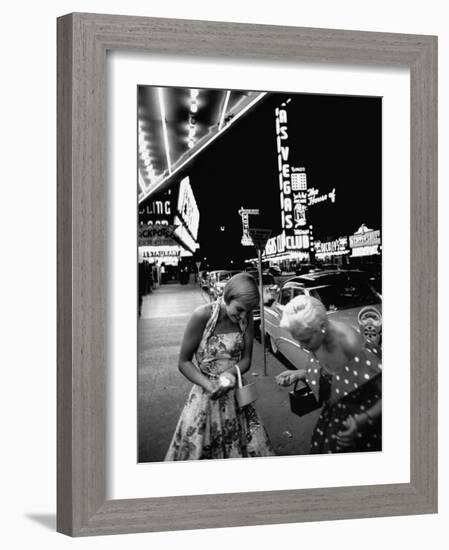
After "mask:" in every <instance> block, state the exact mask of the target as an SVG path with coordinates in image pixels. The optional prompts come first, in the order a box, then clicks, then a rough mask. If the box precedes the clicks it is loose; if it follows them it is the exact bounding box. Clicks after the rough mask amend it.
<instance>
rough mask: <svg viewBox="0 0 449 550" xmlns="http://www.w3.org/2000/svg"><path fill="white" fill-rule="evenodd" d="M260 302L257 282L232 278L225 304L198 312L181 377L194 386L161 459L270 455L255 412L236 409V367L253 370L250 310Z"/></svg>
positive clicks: (183, 355)
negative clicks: (164, 455) (165, 453)
mask: <svg viewBox="0 0 449 550" xmlns="http://www.w3.org/2000/svg"><path fill="white" fill-rule="evenodd" d="M258 303H259V292H258V289H257V284H256V281H255V279H254V278H253V277H252V276H251V275H250V274H249V273H244V272H242V273H238V274H237V275H234V277H232V278H231V279H230V280H229V281H228V283H227V284H226V286H225V289H224V292H223V299H222V300H221V299H220V300H218V301H216V302H213V303H212V304H205V305H203V306H200V307H199V308H197V309H196V310H195V311H194V312H193V314H192V316H191V318H190V320H189V322H188V324H187V327H186V330H185V333H184V338H183V341H182V345H181V351H180V354H179V364H178V367H179V370H180V372H181V373H182V374H183V375H184V376H185V377H186V378H188V380H190V381H191V382H193V384H194V386H193V388H192V390H191V392H190V394H189V396H188V398H187V402H186V404H185V406H184V409H183V411H182V413H181V416H180V418H179V421H178V424H177V426H176V429H175V433H174V435H173V438H172V441H171V443H170V446H169V449H168V452H167V455H166V457H165V460H198V459H213V458H238V457H250V456H252V457H254V456H269V455H272V454H273V452H272V450H271V445H270V442H269V440H268V436H267V433H266V431H265V428H264V426H263V425H262V423H261V421H260V419H259V417H258V415H257V413H256V411H255V409H254V407H253V406H252V405H247V406H246V407H244V408H243V409H239V408H238V406H237V403H236V399H235V395H234V393H235V392H234V387H235V384H236V376H235V373H236V368H235V367H236V365H238V367H239V369H240V372H241V373H242V374H243V373H245V372H247V371H248V369H249V368H250V366H251V357H252V349H253V340H254V324H253V317H252V310H253V309H254V307H256V306H257V304H258Z"/></svg>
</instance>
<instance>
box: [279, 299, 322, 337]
mask: <svg viewBox="0 0 449 550" xmlns="http://www.w3.org/2000/svg"><path fill="white" fill-rule="evenodd" d="M323 323H327V315H326V308H325V307H324V305H323V303H322V302H320V300H318V299H317V298H313V297H312V296H296V297H295V298H293V300H291V301H290V302H289V303H288V304H287V305H286V306H285V308H284V312H283V314H282V319H281V322H280V324H279V326H281V327H282V328H285V329H287V330H288V331H290V332H291V333H295V332H299V331H300V330H303V329H305V328H313V329H319V328H320V326H321V325H322V324H323Z"/></svg>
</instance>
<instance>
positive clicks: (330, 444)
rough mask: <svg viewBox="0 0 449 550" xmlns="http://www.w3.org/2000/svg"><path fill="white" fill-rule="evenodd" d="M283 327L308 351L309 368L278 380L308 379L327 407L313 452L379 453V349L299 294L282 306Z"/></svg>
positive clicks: (323, 412) (291, 372)
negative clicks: (368, 345) (366, 342)
mask: <svg viewBox="0 0 449 550" xmlns="http://www.w3.org/2000/svg"><path fill="white" fill-rule="evenodd" d="M281 326H283V327H284V328H286V329H287V330H289V331H290V333H291V334H292V336H293V337H294V338H295V339H296V341H297V342H298V343H299V344H300V345H301V347H302V348H303V349H304V350H306V351H307V352H308V354H309V360H308V363H307V365H306V368H304V369H299V370H297V371H285V372H283V373H281V374H280V375H279V376H277V378H276V380H277V383H278V384H280V385H281V386H288V385H290V384H293V383H294V382H296V381H297V380H305V381H306V382H307V383H308V385H309V386H310V388H311V389H312V391H313V392H314V394H315V397H316V398H317V399H320V398H321V399H324V403H325V404H324V407H323V410H322V411H321V415H320V417H319V419H318V422H317V425H316V427H315V430H314V433H313V436H312V443H311V453H341V452H354V451H379V450H381V448H382V440H381V412H382V400H381V391H382V387H381V386H382V378H381V376H382V375H381V357H380V348H378V347H376V346H372V345H371V346H370V347H367V346H366V345H365V341H364V339H363V338H362V336H361V335H360V334H359V333H358V332H357V331H356V330H355V329H353V328H352V327H350V326H349V325H347V324H345V323H342V322H339V321H335V320H333V319H329V318H328V317H327V314H326V309H325V307H324V305H323V304H322V303H321V302H320V301H319V300H317V299H316V298H312V297H311V296H297V297H296V298H294V299H293V300H292V301H291V302H290V303H289V304H287V306H286V307H285V309H284V313H283V317H282V320H281Z"/></svg>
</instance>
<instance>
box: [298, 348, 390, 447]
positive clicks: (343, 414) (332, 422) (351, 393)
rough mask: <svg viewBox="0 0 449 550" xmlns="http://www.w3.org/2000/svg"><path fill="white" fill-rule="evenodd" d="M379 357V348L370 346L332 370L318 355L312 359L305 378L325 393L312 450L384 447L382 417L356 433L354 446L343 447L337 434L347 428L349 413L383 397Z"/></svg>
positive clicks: (365, 408)
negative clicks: (320, 361) (327, 369)
mask: <svg viewBox="0 0 449 550" xmlns="http://www.w3.org/2000/svg"><path fill="white" fill-rule="evenodd" d="M380 357H381V350H380V348H377V347H375V346H372V347H370V348H368V347H367V348H365V349H363V350H362V351H361V352H360V353H359V354H358V355H357V356H356V357H354V358H353V359H352V361H350V362H348V364H347V365H345V366H344V367H343V368H342V369H341V370H340V371H339V372H334V373H333V374H331V373H329V372H327V371H326V370H325V369H324V367H322V366H321V365H320V364H319V361H318V360H317V359H314V358H313V357H311V358H310V359H309V363H308V365H307V369H306V371H307V377H306V382H307V383H308V384H309V386H310V387H311V388H312V391H314V393H315V395H316V396H317V397H318V395H320V396H321V397H323V393H324V395H325V398H324V399H325V405H324V407H323V410H322V411H321V415H320V417H319V419H318V422H317V424H316V426H315V430H314V433H313V435H312V443H311V449H310V452H311V453H312V454H315V453H345V452H362V451H363V452H365V451H380V450H382V430H381V428H382V420H381V417H379V418H377V419H375V420H371V419H370V420H369V421H368V423H367V424H366V425H365V427H364V429H363V430H362V431H361V432H358V433H357V435H356V438H355V440H354V443H353V445H352V446H351V447H340V446H339V445H338V442H337V436H336V434H337V432H339V431H344V430H345V429H346V428H345V426H344V424H343V423H344V421H345V420H346V419H347V418H348V416H349V415H354V414H361V413H363V412H364V411H366V410H367V409H369V408H371V407H372V406H373V405H374V404H375V403H376V402H377V401H378V400H379V399H380V398H381V392H382V371H381V368H382V365H381V362H380ZM326 394H327V395H326Z"/></svg>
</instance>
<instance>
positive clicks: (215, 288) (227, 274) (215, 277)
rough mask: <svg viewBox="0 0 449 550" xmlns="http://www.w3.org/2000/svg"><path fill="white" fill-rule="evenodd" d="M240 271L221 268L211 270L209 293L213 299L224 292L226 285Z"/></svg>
mask: <svg viewBox="0 0 449 550" xmlns="http://www.w3.org/2000/svg"><path fill="white" fill-rule="evenodd" d="M236 273H240V271H238V270H237V271H231V270H228V269H221V270H218V271H211V272H210V277H209V294H210V298H211V300H216V299H217V298H219V297H220V296H221V295H222V294H223V290H224V287H225V286H226V283H227V282H228V281H229V279H230V278H231V277H232V276H233V275H235V274H236Z"/></svg>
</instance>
